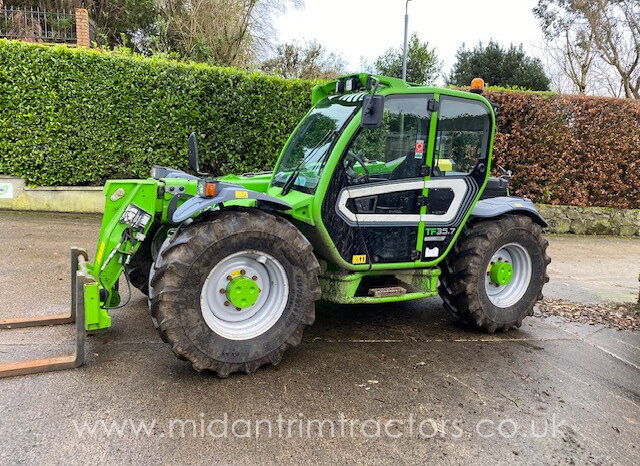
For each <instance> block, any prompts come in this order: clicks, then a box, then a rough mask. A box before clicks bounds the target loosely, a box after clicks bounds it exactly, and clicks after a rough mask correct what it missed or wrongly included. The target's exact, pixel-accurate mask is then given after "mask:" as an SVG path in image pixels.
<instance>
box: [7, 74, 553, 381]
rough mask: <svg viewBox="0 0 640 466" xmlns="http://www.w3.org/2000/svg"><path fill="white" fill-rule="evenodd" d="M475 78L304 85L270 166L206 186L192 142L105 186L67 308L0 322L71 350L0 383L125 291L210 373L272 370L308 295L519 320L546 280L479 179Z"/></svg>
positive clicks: (482, 153)
mask: <svg viewBox="0 0 640 466" xmlns="http://www.w3.org/2000/svg"><path fill="white" fill-rule="evenodd" d="M482 84H483V83H482V82H481V80H480V81H478V80H474V83H472V88H471V92H462V91H458V90H452V89H440V88H434V87H427V86H417V85H412V84H408V83H405V82H404V81H401V80H398V79H395V78H390V77H385V76H378V75H369V74H356V75H350V76H344V77H341V78H339V79H337V80H335V81H332V82H329V83H327V84H323V85H318V86H316V87H315V88H314V89H313V91H312V104H313V105H312V108H311V110H309V112H308V113H307V115H306V116H305V117H304V118H303V119H302V120H301V121H300V123H299V124H298V126H297V127H296V128H295V130H294V131H293V133H292V134H291V136H290V137H289V139H288V141H287V143H286V144H285V146H284V148H283V150H282V152H281V154H280V157H279V159H278V161H277V163H276V166H275V168H274V170H273V171H272V172H264V173H249V174H244V175H241V176H237V175H227V176H221V177H217V178H212V177H209V176H208V175H207V174H206V173H202V172H200V167H199V162H198V147H197V141H196V137H195V134H191V136H190V137H189V139H188V146H189V167H190V171H191V172H190V173H187V172H185V171H181V170H176V169H171V168H166V167H160V166H154V167H153V169H152V170H151V177H150V178H148V179H146V180H110V181H107V183H106V184H105V186H104V194H105V198H106V199H105V208H104V217H103V220H102V227H101V232H100V238H99V241H98V245H97V250H96V255H95V258H94V259H93V261H92V262H91V261H89V258H88V256H87V254H86V252H85V251H83V250H81V249H77V248H74V249H72V251H71V260H72V273H71V279H72V281H71V283H72V285H71V288H72V293H71V311H70V313H69V314H67V315H60V316H44V317H33V318H28V319H9V320H7V319H5V320H3V321H0V328H14V327H21V326H33V325H43V324H57V323H71V322H75V324H76V328H77V334H78V337H77V348H76V352H75V354H73V355H71V356H64V357H60V358H50V359H40V360H33V361H26V362H18V363H5V364H2V365H0V376H9V375H18V374H27V373H33V372H39V371H45V370H59V369H65V368H69V367H77V366H79V365H80V364H82V363H83V361H84V335H85V333H86V332H96V331H99V330H103V329H106V328H108V327H110V325H111V318H110V316H109V310H110V309H115V308H119V307H123V306H125V305H126V304H127V303H128V302H129V299H130V297H131V285H133V286H135V287H136V288H138V289H139V290H140V291H142V292H143V293H144V294H146V295H148V297H149V310H150V313H151V318H152V320H153V324H154V326H155V327H156V329H157V330H158V332H159V334H160V336H161V337H162V339H163V340H164V341H165V342H166V343H167V344H168V345H169V346H170V347H171V349H172V350H173V352H174V353H175V354H176V355H177V356H178V357H179V358H181V359H184V360H187V361H189V362H190V363H191V364H192V366H193V368H194V369H196V370H198V371H203V370H208V371H213V372H216V373H217V374H218V375H219V376H221V377H226V376H228V375H229V374H230V373H233V372H245V373H252V372H253V371H255V370H256V369H257V368H258V367H260V366H262V365H265V364H268V363H271V364H277V363H278V362H279V361H280V359H281V357H282V354H283V353H284V351H285V350H286V349H287V348H289V347H291V346H295V345H297V344H299V343H300V341H301V339H302V332H303V330H304V328H305V326H307V325H311V324H312V323H313V321H314V318H315V303H316V301H318V300H324V301H329V302H335V303H343V304H350V303H393V302H399V301H407V300H412V299H420V298H426V297H430V296H436V295H438V294H439V295H440V297H441V298H442V300H443V302H444V307H445V308H446V309H447V310H448V311H449V312H450V313H451V314H452V315H453V316H454V317H455V319H457V320H460V321H462V322H465V323H467V324H469V325H472V326H478V327H482V328H484V329H485V330H486V331H488V332H494V331H496V330H503V331H506V330H508V329H510V328H511V327H513V326H520V324H521V323H522V320H523V319H524V318H525V317H526V316H528V315H531V314H532V312H533V307H534V305H535V303H536V301H538V300H539V299H541V297H542V287H543V285H544V284H545V282H547V281H548V276H547V273H546V269H547V265H548V263H549V262H550V259H549V257H548V256H547V254H546V249H547V244H548V243H547V241H546V240H545V239H544V238H543V236H542V228H543V227H544V226H546V224H545V221H544V220H543V219H542V217H541V216H540V215H539V214H538V213H537V211H536V209H535V207H534V205H533V203H532V202H531V201H530V200H528V199H523V198H517V197H511V196H509V193H508V176H506V175H505V176H502V177H500V178H492V177H490V175H489V173H490V169H491V154H492V147H493V137H494V131H495V115H494V111H493V108H492V105H491V104H490V103H489V102H488V101H487V100H486V99H485V98H484V97H483V96H482V95H481V94H482ZM121 275H124V282H125V283H126V284H127V285H128V291H127V292H126V293H125V292H123V291H124V290H123V287H119V286H118V284H119V279H120V277H121ZM121 292H122V295H123V296H126V300H124V302H121Z"/></svg>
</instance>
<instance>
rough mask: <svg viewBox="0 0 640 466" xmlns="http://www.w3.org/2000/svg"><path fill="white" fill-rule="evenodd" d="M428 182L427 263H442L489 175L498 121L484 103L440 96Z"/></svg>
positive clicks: (424, 258)
mask: <svg viewBox="0 0 640 466" xmlns="http://www.w3.org/2000/svg"><path fill="white" fill-rule="evenodd" d="M434 119H435V120H436V122H435V123H434V124H435V126H436V128H435V136H434V138H433V139H434V145H433V155H432V157H430V158H431V166H430V168H431V169H430V171H431V176H430V178H429V179H428V180H427V181H426V182H425V193H424V202H423V203H424V204H425V208H424V210H423V211H422V215H421V219H422V221H423V222H424V235H423V237H424V239H423V244H422V261H423V262H435V261H437V260H441V259H442V257H443V256H444V254H445V252H446V251H447V249H448V247H449V245H450V244H451V242H452V241H453V238H454V237H455V234H456V232H457V231H458V230H459V229H460V228H461V226H462V223H463V221H464V219H465V218H466V215H467V213H468V212H469V210H470V209H471V208H472V207H473V205H474V203H475V202H476V201H477V199H478V197H479V194H480V189H481V188H482V186H483V185H484V183H485V181H486V179H487V177H488V176H489V173H488V172H489V156H490V150H491V140H492V139H491V133H492V131H493V117H492V113H491V110H490V109H489V107H488V106H487V104H486V103H485V102H484V101H482V100H475V99H469V98H462V97H457V96H448V95H441V96H439V105H438V111H437V114H434Z"/></svg>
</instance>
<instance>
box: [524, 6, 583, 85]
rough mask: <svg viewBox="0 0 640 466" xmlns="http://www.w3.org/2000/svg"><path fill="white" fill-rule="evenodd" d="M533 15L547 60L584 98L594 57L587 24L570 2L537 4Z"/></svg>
mask: <svg viewBox="0 0 640 466" xmlns="http://www.w3.org/2000/svg"><path fill="white" fill-rule="evenodd" d="M533 12H534V14H535V15H536V16H537V17H538V18H539V19H540V22H541V26H542V30H543V32H544V35H545V38H546V39H547V45H548V46H549V52H550V55H549V56H550V58H551V59H552V60H553V61H554V62H555V65H556V66H557V67H559V68H560V69H561V70H562V72H563V73H564V75H565V76H566V77H567V78H568V79H569V80H570V81H571V83H572V84H573V86H574V87H575V90H576V91H577V92H578V93H579V94H585V93H586V91H587V85H588V81H589V72H590V70H591V66H592V64H593V60H594V57H595V51H594V48H595V46H594V33H593V30H592V29H591V28H590V25H589V23H588V21H587V20H586V19H585V18H584V17H583V16H582V15H581V14H580V11H578V10H577V9H576V6H575V5H574V1H573V0H538V5H537V6H536V7H535V8H534V9H533Z"/></svg>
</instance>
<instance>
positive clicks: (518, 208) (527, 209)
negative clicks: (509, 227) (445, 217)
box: [471, 196, 547, 228]
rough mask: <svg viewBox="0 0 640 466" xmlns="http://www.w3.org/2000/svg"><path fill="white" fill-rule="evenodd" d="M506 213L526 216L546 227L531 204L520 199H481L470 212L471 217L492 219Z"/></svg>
mask: <svg viewBox="0 0 640 466" xmlns="http://www.w3.org/2000/svg"><path fill="white" fill-rule="evenodd" d="M508 213H518V214H524V215H528V216H529V217H531V219H532V220H533V221H534V222H536V223H538V224H539V225H540V226H542V227H543V228H544V227H546V226H547V222H546V221H545V219H544V218H542V215H540V214H539V213H538V211H537V210H536V207H535V205H533V202H531V201H530V200H529V199H524V198H522V197H512V196H499V197H491V198H489V199H481V200H480V201H478V203H477V204H476V205H475V206H474V208H473V210H472V211H471V217H474V218H493V217H499V216H500V215H503V214H508Z"/></svg>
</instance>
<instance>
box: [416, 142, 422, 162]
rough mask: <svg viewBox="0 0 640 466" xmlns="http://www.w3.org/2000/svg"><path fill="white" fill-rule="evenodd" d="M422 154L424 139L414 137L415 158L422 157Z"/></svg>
mask: <svg viewBox="0 0 640 466" xmlns="http://www.w3.org/2000/svg"><path fill="white" fill-rule="evenodd" d="M423 154H424V139H416V158H417V159H420V158H422V155H423Z"/></svg>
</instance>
